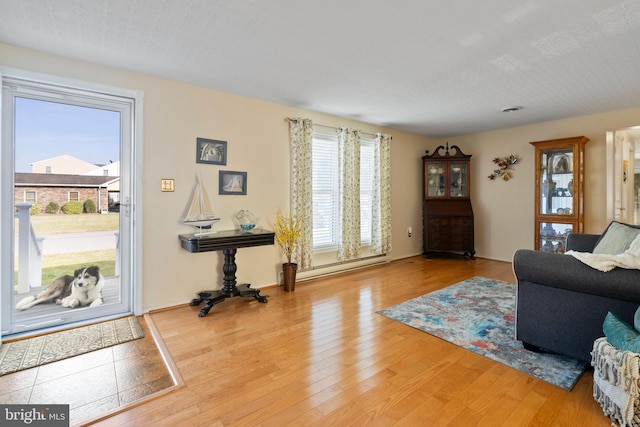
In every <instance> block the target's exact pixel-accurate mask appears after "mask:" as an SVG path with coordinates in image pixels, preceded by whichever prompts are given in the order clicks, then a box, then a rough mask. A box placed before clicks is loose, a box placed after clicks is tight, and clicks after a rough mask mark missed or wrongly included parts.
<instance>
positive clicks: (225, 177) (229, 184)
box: [218, 171, 247, 195]
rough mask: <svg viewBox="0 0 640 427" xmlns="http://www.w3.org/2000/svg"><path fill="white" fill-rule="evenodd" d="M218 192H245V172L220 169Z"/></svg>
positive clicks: (238, 193) (237, 193) (241, 193)
mask: <svg viewBox="0 0 640 427" xmlns="http://www.w3.org/2000/svg"><path fill="white" fill-rule="evenodd" d="M218 184H219V191H218V193H219V194H235V195H245V194H247V173H246V172H233V171H220V176H219V177H218Z"/></svg>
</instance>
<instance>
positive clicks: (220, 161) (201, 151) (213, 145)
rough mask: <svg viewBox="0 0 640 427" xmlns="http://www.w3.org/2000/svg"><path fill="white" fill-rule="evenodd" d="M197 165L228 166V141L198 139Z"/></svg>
mask: <svg viewBox="0 0 640 427" xmlns="http://www.w3.org/2000/svg"><path fill="white" fill-rule="evenodd" d="M196 163H207V164H209V165H226V164H227V141H218V140H217V139H205V138H197V139H196Z"/></svg>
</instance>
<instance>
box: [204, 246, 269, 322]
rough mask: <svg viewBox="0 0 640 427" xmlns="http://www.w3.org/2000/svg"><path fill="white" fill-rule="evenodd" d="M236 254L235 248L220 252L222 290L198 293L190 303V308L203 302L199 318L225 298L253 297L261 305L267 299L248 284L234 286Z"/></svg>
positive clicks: (236, 267)
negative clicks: (222, 258)
mask: <svg viewBox="0 0 640 427" xmlns="http://www.w3.org/2000/svg"><path fill="white" fill-rule="evenodd" d="M236 252H237V249H235V248H226V249H223V250H222V253H223V254H224V265H223V266H222V272H223V273H224V278H223V280H222V289H220V290H218V291H203V292H200V293H198V298H195V299H193V300H192V301H191V305H192V306H196V305H200V303H201V302H202V301H204V302H205V306H204V307H203V308H202V309H201V310H200V312H199V313H198V316H199V317H204V316H206V315H207V314H208V313H209V310H211V308H212V307H213V306H214V305H216V304H218V303H221V302H222V301H224V300H225V299H227V298H232V297H236V296H242V297H254V298H255V299H256V300H258V301H259V302H262V303H266V302H267V298H266V297H264V296H262V295H260V290H259V289H251V288H250V286H251V285H249V284H243V285H240V287H238V286H236V283H237V281H236V272H237V271H238V266H237V265H236Z"/></svg>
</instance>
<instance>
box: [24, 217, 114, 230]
mask: <svg viewBox="0 0 640 427" xmlns="http://www.w3.org/2000/svg"><path fill="white" fill-rule="evenodd" d="M119 221H120V214H118V213H110V214H80V215H67V214H39V215H33V216H32V217H31V224H32V225H33V230H34V231H35V232H36V234H38V235H42V234H60V233H79V232H83V231H111V230H113V231H115V230H118V229H119V228H120V222H119ZM16 229H17V220H16Z"/></svg>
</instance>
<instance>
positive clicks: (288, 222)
mask: <svg viewBox="0 0 640 427" xmlns="http://www.w3.org/2000/svg"><path fill="white" fill-rule="evenodd" d="M273 231H274V233H275V235H276V236H275V238H276V243H277V244H278V246H280V249H282V252H283V253H284V255H285V256H286V257H287V262H286V263H284V264H282V279H283V284H284V290H285V291H286V292H291V291H294V290H295V287H296V272H297V270H298V264H296V263H293V262H291V257H292V256H293V251H294V249H295V247H296V244H297V243H298V239H300V237H301V236H302V224H300V221H297V220H296V219H294V218H293V216H292V215H291V214H289V215H288V216H287V217H285V216H284V215H283V214H282V212H281V211H278V213H277V214H276V222H275V224H274V225H273Z"/></svg>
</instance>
